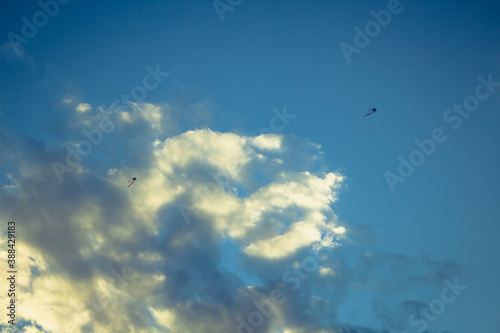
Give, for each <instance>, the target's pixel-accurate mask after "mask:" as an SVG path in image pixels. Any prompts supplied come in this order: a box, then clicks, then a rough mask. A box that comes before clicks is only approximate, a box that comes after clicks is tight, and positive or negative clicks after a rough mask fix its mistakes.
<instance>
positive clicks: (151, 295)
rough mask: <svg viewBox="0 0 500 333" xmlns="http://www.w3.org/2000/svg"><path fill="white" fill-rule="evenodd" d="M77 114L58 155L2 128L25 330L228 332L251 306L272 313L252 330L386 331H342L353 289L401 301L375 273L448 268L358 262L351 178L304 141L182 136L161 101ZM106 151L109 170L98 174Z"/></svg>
mask: <svg viewBox="0 0 500 333" xmlns="http://www.w3.org/2000/svg"><path fill="white" fill-rule="evenodd" d="M73 103H76V102H75V101H73V100H72V101H71V102H68V103H67V105H73ZM82 105H83V106H82ZM73 107H76V110H78V107H80V110H84V111H80V112H76V113H73V114H70V115H67V116H66V117H67V118H66V120H67V126H68V127H69V128H71V129H72V130H73V133H77V137H75V136H74V134H73V136H70V135H69V133H66V132H59V133H58V137H59V139H60V140H61V143H60V144H59V145H56V146H54V145H52V146H47V145H45V144H44V143H42V142H38V141H36V140H33V139H28V138H24V137H18V136H16V135H15V134H12V133H9V132H6V131H3V130H2V131H0V136H1V137H2V139H3V141H4V143H3V144H2V148H5V155H4V156H6V157H7V160H8V161H10V162H9V163H6V164H4V165H2V168H8V169H9V170H10V169H13V170H11V171H12V172H10V173H9V174H10V178H9V179H8V180H6V181H5V182H6V184H4V185H3V186H2V192H1V201H0V212H1V213H0V218H1V219H2V220H4V221H6V220H15V221H16V222H17V228H18V233H17V237H18V244H19V245H18V253H19V254H18V262H19V271H20V274H19V276H20V280H19V284H18V288H19V297H18V302H19V304H20V309H21V310H19V313H18V315H19V317H18V320H19V321H20V322H21V323H24V324H23V325H24V328H25V331H26V332H38V331H40V332H68V331H71V332H118V333H119V332H193V333H196V332H237V330H238V327H240V326H241V325H251V323H249V320H250V322H252V320H253V324H255V321H256V320H257V319H259V318H260V317H255V315H254V317H255V318H254V317H252V313H255V311H256V309H259V306H261V307H263V308H264V309H267V310H266V311H264V312H268V314H261V317H262V321H261V322H260V323H259V324H258V325H256V326H255V327H254V325H253V324H252V326H251V327H252V329H253V331H254V332H281V331H282V332H293V333H297V332H317V333H320V332H321V333H323V332H329V333H333V332H346V333H347V332H384V330H383V329H384V328H381V329H380V330H372V329H368V328H362V327H357V326H354V325H349V324H347V323H342V322H341V319H340V318H339V307H340V306H341V305H342V304H343V302H345V300H347V299H348V298H349V297H350V295H349V292H348V290H350V288H352V287H353V286H359V285H360V284H364V285H366V286H368V288H373V289H376V288H379V287H381V286H382V287H383V288H385V290H386V292H388V293H391V292H393V293H396V291H394V289H393V288H392V287H391V285H390V282H389V281H387V282H386V283H384V282H383V281H374V280H375V279H374V278H371V276H372V275H371V274H372V273H373V272H374V271H376V270H377V269H378V268H379V267H389V268H390V269H393V268H394V267H396V268H397V267H398V266H397V265H396V266H395V264H398V263H399V265H404V262H406V261H407V260H409V261H410V262H411V261H413V263H416V264H417V265H415V266H416V267H421V268H422V267H423V268H422V269H421V270H420V271H417V270H415V271H412V270H409V272H410V273H405V272H406V270H404V269H401V270H397V269H393V273H394V275H393V276H391V277H390V278H391V279H392V281H396V282H398V283H399V284H400V285H402V284H404V286H403V287H408V284H411V285H412V286H414V285H417V284H419V283H422V282H423V281H424V280H425V278H426V277H429V276H433V277H434V278H435V279H436V280H439V279H440V278H442V277H444V276H449V275H450V274H454V273H456V271H457V268H456V267H455V266H453V265H452V264H449V265H448V266H446V264H443V263H438V262H432V261H430V260H428V259H425V258H423V259H416V258H405V260H401V258H400V257H398V256H395V255H392V254H379V255H373V256H366V255H365V254H363V253H360V252H359V251H358V252H357V253H358V257H356V258H355V260H353V258H352V256H353V255H352V253H353V252H356V251H357V250H356V249H357V244H355V241H353V240H356V239H361V238H359V237H358V230H356V229H350V228H349V227H348V226H347V225H345V224H343V223H341V221H339V219H338V217H337V216H336V214H335V212H334V207H335V203H336V201H337V200H339V197H340V195H341V189H342V186H343V184H344V182H345V177H344V176H343V175H342V174H340V173H338V172H335V171H332V170H328V168H326V167H325V165H326V164H325V163H324V161H323V160H322V155H321V151H320V146H319V145H317V144H314V143H312V142H310V141H309V140H307V139H302V138H297V137H293V136H284V135H278V134H263V135H260V136H243V135H238V134H235V133H221V132H217V131H213V130H210V129H198V130H191V131H187V132H179V131H178V129H177V127H176V126H177V125H176V124H175V123H174V122H173V116H172V112H173V111H172V107H171V106H170V105H168V104H164V105H153V104H149V103H139V104H133V105H132V107H131V108H130V110H128V111H125V110H122V111H119V112H112V111H110V110H108V109H106V108H104V107H93V106H91V105H88V104H84V103H83V102H81V103H80V102H78V104H76V105H73ZM104 118H108V119H110V120H111V121H112V122H113V124H114V125H115V129H114V130H113V132H112V133H109V134H104V136H103V139H102V143H100V145H99V146H96V147H94V151H93V152H92V153H91V154H89V155H88V156H85V157H84V159H83V162H82V163H81V167H80V168H79V169H78V171H76V170H75V171H74V172H71V173H68V174H65V175H64V180H63V181H62V182H58V181H57V177H56V176H55V175H54V171H53V169H52V167H51V163H52V162H53V161H55V160H58V161H64V158H65V154H66V151H65V150H64V149H63V148H62V147H63V146H64V145H66V144H74V145H75V146H77V145H78V142H79V141H81V140H84V139H85V137H81V138H79V137H78V136H79V134H78V131H77V132H75V129H77V130H80V131H81V130H84V129H87V130H92V129H96V128H99V122H100V121H101V120H102V119H104ZM176 132H179V133H176ZM118 148H119V149H123V150H125V151H126V152H127V153H126V154H121V153H116V152H115V153H112V151H113V149H118ZM108 152H109V154H108ZM103 153H105V154H104V155H105V156H106V158H108V159H109V160H110V161H106V162H102V163H101V164H99V162H95V161H96V160H99V159H100V158H104V157H101V155H102V154H103ZM130 156H132V157H134V156H135V158H136V159H137V160H140V161H141V162H137V160H134V158H131V157H130ZM15 161H17V162H15ZM14 162H15V163H14ZM98 165H105V166H108V167H107V168H106V169H105V172H101V171H100V169H99V168H98V167H96V166H98ZM110 166H111V167H110ZM131 177H137V178H138V181H137V182H136V183H135V184H134V185H133V186H132V187H130V188H127V181H128V179H129V178H131ZM7 182H8V184H7ZM2 237H3V239H2V241H5V235H3V236H2ZM2 251H3V249H2ZM2 255H5V252H2ZM228 258H230V259H228ZM21 273H22V274H21ZM408 274H409V275H408ZM408 278H410V279H409V280H408ZM403 281H410V282H403ZM2 283H5V282H2ZM403 287H401V288H403ZM2 288H3V286H2ZM4 290H5V289H4ZM277 293H281V297H280V299H281V300H282V302H273V297H274V296H276V295H277ZM273 295H274V296H273ZM375 312H376V311H375ZM4 317H5V316H4ZM252 318H253V319H252ZM2 320H3V321H2V322H0V327H2V329H7V327H8V325H7V324H6V323H5V318H2ZM243 322H245V324H243ZM241 327H242V326H241Z"/></svg>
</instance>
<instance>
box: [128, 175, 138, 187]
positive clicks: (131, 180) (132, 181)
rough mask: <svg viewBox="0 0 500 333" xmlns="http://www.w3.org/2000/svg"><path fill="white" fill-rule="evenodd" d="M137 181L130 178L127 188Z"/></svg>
mask: <svg viewBox="0 0 500 333" xmlns="http://www.w3.org/2000/svg"><path fill="white" fill-rule="evenodd" d="M136 180H137V178H135V177H134V178H130V180H129V181H128V182H129V183H130V182H131V183H130V184H129V185H128V186H127V187H130V186H131V185H132V184H133V183H135V181H136Z"/></svg>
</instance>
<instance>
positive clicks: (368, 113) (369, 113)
mask: <svg viewBox="0 0 500 333" xmlns="http://www.w3.org/2000/svg"><path fill="white" fill-rule="evenodd" d="M375 112H377V109H375V108H371V109H370V110H368V111H366V113H365V115H364V116H363V117H366V116H369V115H371V114H373V113H375Z"/></svg>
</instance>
